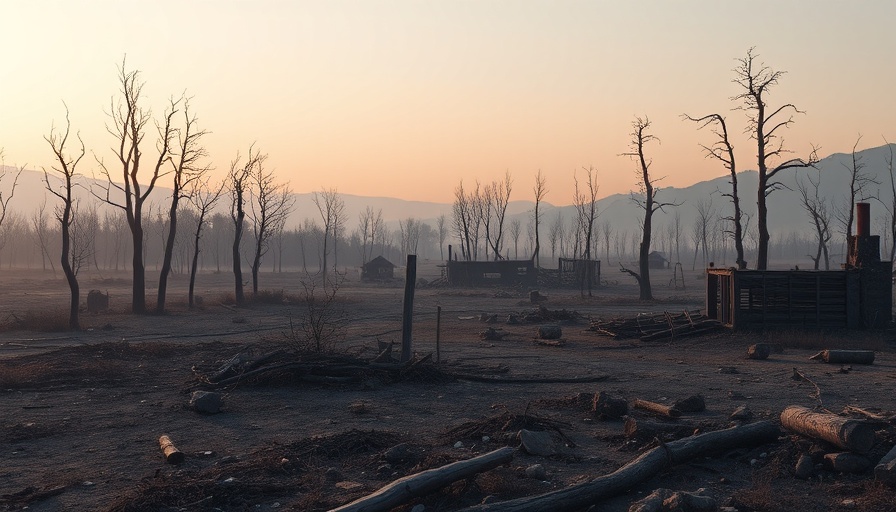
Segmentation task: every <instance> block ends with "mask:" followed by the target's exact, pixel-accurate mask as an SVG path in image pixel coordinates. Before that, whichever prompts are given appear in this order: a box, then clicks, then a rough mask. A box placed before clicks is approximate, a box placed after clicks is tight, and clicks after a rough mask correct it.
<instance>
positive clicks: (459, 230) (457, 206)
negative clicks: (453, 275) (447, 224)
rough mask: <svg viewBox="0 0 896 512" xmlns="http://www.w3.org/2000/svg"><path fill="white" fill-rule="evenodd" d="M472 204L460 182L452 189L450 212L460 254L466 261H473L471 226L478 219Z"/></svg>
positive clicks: (470, 196)
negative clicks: (452, 197) (458, 242)
mask: <svg viewBox="0 0 896 512" xmlns="http://www.w3.org/2000/svg"><path fill="white" fill-rule="evenodd" d="M477 190H478V186H477ZM473 203H474V198H473V196H472V195H471V194H470V193H467V192H466V191H465V190H464V182H463V181H461V182H460V184H458V186H457V187H456V188H455V189H454V203H453V204H452V206H451V210H452V216H453V217H454V231H455V235H456V236H457V239H458V240H459V241H460V249H461V254H462V256H463V259H464V260H466V261H472V260H473V259H475V258H474V256H473V244H474V240H473V239H474V237H475V235H474V227H473V224H474V222H478V220H477V219H478V217H477V216H476V215H475V210H476V207H475V205H474V204H473ZM448 257H449V258H450V257H451V255H450V254H449V255H448Z"/></svg>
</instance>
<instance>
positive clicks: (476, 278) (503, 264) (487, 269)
mask: <svg viewBox="0 0 896 512" xmlns="http://www.w3.org/2000/svg"><path fill="white" fill-rule="evenodd" d="M448 284H449V285H451V286H537V285H538V274H537V273H536V271H535V263H534V262H533V261H532V260H500V261H457V260H451V261H448Z"/></svg>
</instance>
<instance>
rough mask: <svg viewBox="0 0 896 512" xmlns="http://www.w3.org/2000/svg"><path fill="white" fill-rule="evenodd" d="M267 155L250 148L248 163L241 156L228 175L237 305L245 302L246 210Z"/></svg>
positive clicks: (233, 163) (231, 166)
mask: <svg viewBox="0 0 896 512" xmlns="http://www.w3.org/2000/svg"><path fill="white" fill-rule="evenodd" d="M267 157H268V156H267V155H262V154H261V153H260V152H259V151H258V150H257V149H255V145H254V144H253V145H252V146H249V155H248V156H247V158H246V161H245V162H243V161H241V160H242V159H241V158H240V155H239V154H237V156H236V158H235V159H234V160H233V161H232V162H230V172H229V173H228V175H227V182H228V185H229V188H230V218H231V220H232V221H233V246H232V250H233V279H234V286H235V288H234V298H235V300H236V303H237V304H242V303H243V302H244V301H245V294H244V293H243V270H242V259H243V258H242V254H241V251H240V247H241V243H242V240H243V229H245V223H246V209H247V207H249V204H248V203H249V201H250V200H251V197H250V194H251V190H250V188H251V184H252V182H251V179H252V174H253V172H254V170H255V168H256V167H258V166H260V165H261V164H263V163H264V161H265V160H266V159H267Z"/></svg>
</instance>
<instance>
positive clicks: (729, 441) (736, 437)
mask: <svg viewBox="0 0 896 512" xmlns="http://www.w3.org/2000/svg"><path fill="white" fill-rule="evenodd" d="M779 432H780V431H779V429H778V426H777V425H776V424H775V423H773V422H771V421H761V422H758V423H751V424H750V425H744V426H741V427H734V428H729V429H726V430H718V431H715V432H708V433H706V434H700V435H698V436H692V437H687V438H684V439H679V440H678V441H672V442H671V443H666V444H664V445H661V446H657V447H656V448H653V449H652V450H650V451H647V452H644V453H643V454H642V455H641V456H640V457H638V458H637V459H635V460H633V461H631V462H629V463H628V464H626V465H625V466H622V467H621V468H619V469H618V470H616V471H614V472H613V473H610V474H609V475H604V476H600V477H597V478H595V479H594V480H591V481H588V482H583V483H580V484H577V485H573V486H570V487H567V488H565V489H559V490H557V491H552V492H548V493H545V494H540V495H537V496H526V497H523V498H517V499H514V500H508V501H502V502H498V503H488V504H482V505H474V506H472V507H468V508H466V509H463V510H464V512H504V511H508V512H509V511H514V512H540V511H544V510H551V511H561V510H579V509H584V508H587V507H588V506H590V505H593V504H594V503H596V502H598V501H600V500H603V499H606V498H609V497H612V496H616V495H618V494H620V493H623V492H625V491H627V490H628V489H631V488H632V487H634V486H636V485H638V484H640V483H641V482H644V481H646V480H648V479H650V478H651V477H653V476H654V475H656V474H658V473H659V472H661V471H662V470H663V469H665V468H667V467H669V466H673V465H675V464H679V463H682V462H684V461H686V460H689V459H692V458H695V457H701V456H704V455H706V454H708V453H713V452H719V451H725V450H730V449H732V448H737V447H741V446H748V445H755V444H760V443H765V442H768V441H774V440H775V439H777V437H778V433H779Z"/></svg>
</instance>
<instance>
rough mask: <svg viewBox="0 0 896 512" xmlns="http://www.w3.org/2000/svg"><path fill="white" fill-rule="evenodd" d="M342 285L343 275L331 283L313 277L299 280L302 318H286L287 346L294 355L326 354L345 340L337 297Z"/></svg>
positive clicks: (344, 322)
mask: <svg viewBox="0 0 896 512" xmlns="http://www.w3.org/2000/svg"><path fill="white" fill-rule="evenodd" d="M343 281H344V276H343V275H342V274H339V273H336V274H335V276H334V277H333V279H326V278H325V279H324V280H323V282H322V283H318V282H316V280H315V279H314V276H309V277H308V278H307V279H304V280H302V294H301V297H300V298H299V301H298V302H299V303H300V304H302V305H303V309H302V312H301V315H300V316H299V318H298V320H295V319H294V318H293V317H292V315H290V317H289V331H288V332H287V333H286V342H287V345H289V346H290V347H291V348H292V349H293V350H294V351H296V352H329V351H331V350H332V349H333V346H334V345H335V344H336V342H337V341H339V340H341V339H342V338H343V337H344V336H345V329H346V326H347V324H348V318H347V316H346V313H345V307H344V304H343V301H342V300H341V297H337V292H338V291H339V287H340V285H341V284H342V282H343Z"/></svg>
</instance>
